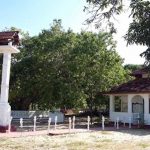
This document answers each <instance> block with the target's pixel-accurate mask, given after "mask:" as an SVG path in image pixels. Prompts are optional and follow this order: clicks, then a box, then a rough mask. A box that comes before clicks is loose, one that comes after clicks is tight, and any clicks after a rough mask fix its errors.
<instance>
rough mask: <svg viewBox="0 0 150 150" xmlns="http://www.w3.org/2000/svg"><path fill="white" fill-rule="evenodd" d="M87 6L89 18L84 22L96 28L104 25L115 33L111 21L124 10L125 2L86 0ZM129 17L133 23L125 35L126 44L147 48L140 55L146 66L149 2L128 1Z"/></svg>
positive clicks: (149, 38)
mask: <svg viewBox="0 0 150 150" xmlns="http://www.w3.org/2000/svg"><path fill="white" fill-rule="evenodd" d="M86 1H87V3H88V4H89V5H88V7H85V10H87V11H88V12H89V14H90V16H91V17H89V18H88V19H87V20H86V22H87V23H88V24H89V23H93V22H94V23H95V25H96V27H98V28H99V27H101V24H104V22H105V23H106V26H108V27H109V29H110V32H111V33H114V32H116V28H115V27H114V23H113V20H114V18H115V17H116V16H117V15H120V14H121V13H122V12H124V10H125V9H126V7H125V5H126V1H122V0H107V1H106V0H86ZM129 2H130V4H129V9H128V10H130V17H131V18H132V19H133V21H132V22H131V23H130V25H129V29H128V31H127V33H126V35H125V39H126V40H127V43H128V44H140V45H145V46H147V47H148V48H147V49H146V50H145V51H144V52H143V53H142V54H141V56H142V57H145V59H146V62H145V63H146V65H149V64H150V36H149V35H150V1H149V0H130V1H129Z"/></svg>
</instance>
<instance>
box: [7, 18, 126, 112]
mask: <svg viewBox="0 0 150 150" xmlns="http://www.w3.org/2000/svg"><path fill="white" fill-rule="evenodd" d="M14 61H15V62H14V65H13V66H12V77H11V86H10V102H11V105H12V107H13V108H14V109H29V106H31V104H32V107H34V108H38V109H53V108H58V107H67V108H73V107H83V106H88V107H89V108H90V109H91V110H93V107H94V104H95V103H94V99H96V96H97V93H99V92H101V91H104V90H107V89H108V88H110V87H111V86H112V85H117V84H119V83H121V82H123V81H125V80H126V72H125V70H124V69H123V66H122V62H123V61H122V59H121V58H120V56H119V55H118V54H117V53H116V51H115V42H114V41H113V39H112V36H111V35H110V34H108V33H102V32H100V33H98V34H95V33H91V32H81V33H74V32H73V31H71V30H67V31H65V30H64V29H63V28H62V26H61V21H60V20H55V21H54V22H53V24H52V26H51V27H50V29H47V30H42V32H41V33H40V34H39V35H38V36H34V37H28V38H26V39H25V40H24V41H23V46H22V49H21V53H20V54H19V55H18V56H17V57H16V59H15V60H14Z"/></svg>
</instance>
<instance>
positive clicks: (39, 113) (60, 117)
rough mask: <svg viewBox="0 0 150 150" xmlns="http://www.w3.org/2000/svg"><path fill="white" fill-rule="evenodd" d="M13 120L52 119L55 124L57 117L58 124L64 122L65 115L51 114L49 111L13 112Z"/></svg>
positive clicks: (60, 113) (59, 113)
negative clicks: (35, 117)
mask: <svg viewBox="0 0 150 150" xmlns="http://www.w3.org/2000/svg"><path fill="white" fill-rule="evenodd" d="M11 116H12V117H13V118H33V117H34V116H37V117H40V116H42V117H50V118H51V119H52V120H51V121H52V122H55V116H57V122H64V114H63V113H62V112H49V111H11Z"/></svg>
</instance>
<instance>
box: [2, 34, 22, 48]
mask: <svg viewBox="0 0 150 150" xmlns="http://www.w3.org/2000/svg"><path fill="white" fill-rule="evenodd" d="M18 33H19V32H18V31H5V32H0V45H7V44H8V43H9V41H12V42H13V45H18V44H19V36H18Z"/></svg>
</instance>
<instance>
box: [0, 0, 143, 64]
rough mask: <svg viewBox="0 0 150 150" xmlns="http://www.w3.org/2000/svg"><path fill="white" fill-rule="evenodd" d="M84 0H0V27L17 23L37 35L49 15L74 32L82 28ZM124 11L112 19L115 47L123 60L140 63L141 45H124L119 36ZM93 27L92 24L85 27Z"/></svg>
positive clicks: (122, 31)
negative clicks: (115, 18)
mask: <svg viewBox="0 0 150 150" xmlns="http://www.w3.org/2000/svg"><path fill="white" fill-rule="evenodd" d="M85 1H86V0H1V9H0V18H1V24H0V30H3V29H4V28H5V27H8V28H9V27H11V26H14V27H17V28H20V29H22V30H23V31H28V32H29V34H30V35H31V36H32V35H37V34H38V33H39V32H41V30H42V29H47V28H49V26H50V23H52V21H53V19H62V25H63V27H64V28H65V29H68V28H69V27H70V28H71V29H73V31H75V32H80V30H81V28H82V29H86V28H87V26H85V25H83V22H84V20H85V19H86V17H87V16H86V13H84V12H83V8H84V6H85V5H86V2H85ZM128 24H129V21H128V15H126V14H123V15H122V16H120V17H119V21H118V22H117V23H116V26H117V28H118V34H117V35H115V40H117V51H118V53H119V54H120V55H121V57H122V58H124V59H125V64H128V63H132V64H141V63H143V62H144V59H141V57H140V56H139V54H140V53H141V52H143V51H144V50H145V48H144V47H141V46H129V47H126V41H124V39H123V38H122V36H123V35H124V34H125V33H126V31H127V29H128ZM88 30H90V31H95V29H94V27H90V28H88Z"/></svg>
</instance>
